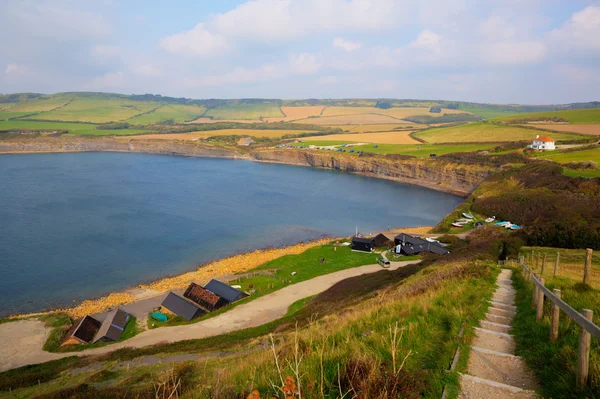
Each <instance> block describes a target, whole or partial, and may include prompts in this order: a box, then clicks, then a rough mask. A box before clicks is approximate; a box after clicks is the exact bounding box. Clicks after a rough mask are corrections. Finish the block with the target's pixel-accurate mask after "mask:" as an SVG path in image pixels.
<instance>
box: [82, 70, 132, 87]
mask: <svg viewBox="0 0 600 399" xmlns="http://www.w3.org/2000/svg"><path fill="white" fill-rule="evenodd" d="M124 81H125V73H123V72H107V73H105V74H103V75H101V76H97V77H95V78H93V79H92V81H91V82H89V83H88V84H87V85H86V86H87V87H88V88H89V89H94V90H107V89H109V90H110V89H113V90H114V88H115V87H122V86H123V83H124Z"/></svg>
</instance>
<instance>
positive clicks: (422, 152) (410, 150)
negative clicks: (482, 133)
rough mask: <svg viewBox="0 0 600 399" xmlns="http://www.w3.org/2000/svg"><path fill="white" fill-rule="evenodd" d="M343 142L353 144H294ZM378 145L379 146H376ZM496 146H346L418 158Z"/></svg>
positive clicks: (300, 145) (359, 149) (321, 145)
mask: <svg viewBox="0 0 600 399" xmlns="http://www.w3.org/2000/svg"><path fill="white" fill-rule="evenodd" d="M342 144H353V143H352V142H348V141H304V142H302V143H295V144H292V145H293V146H295V147H305V146H309V145H314V146H318V147H323V146H326V147H329V146H335V147H338V148H344V147H340V146H341V145H342ZM375 146H377V148H375ZM491 148H494V145H493V144H490V143H488V144H456V145H454V144H439V145H432V144H368V145H356V146H353V147H351V148H347V147H346V148H345V149H346V152H348V151H350V150H354V151H355V153H356V152H358V151H362V152H369V153H373V154H400V155H413V156H415V157H418V158H427V157H429V156H430V154H436V155H444V154H451V153H454V152H470V151H481V150H489V149H491Z"/></svg>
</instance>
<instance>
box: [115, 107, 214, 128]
mask: <svg viewBox="0 0 600 399" xmlns="http://www.w3.org/2000/svg"><path fill="white" fill-rule="evenodd" d="M204 112H206V108H204V107H198V106H196V105H178V104H165V105H163V106H161V107H159V108H158V109H156V110H154V111H152V112H150V113H147V114H144V115H140V116H136V117H134V118H131V119H127V123H130V124H132V125H147V124H151V123H158V122H162V121H166V120H169V119H173V121H174V122H187V121H190V120H193V119H197V118H198V117H200V116H201V115H202V114H204Z"/></svg>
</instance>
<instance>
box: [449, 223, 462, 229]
mask: <svg viewBox="0 0 600 399" xmlns="http://www.w3.org/2000/svg"><path fill="white" fill-rule="evenodd" d="M452 227H458V228H459V229H462V228H463V227H465V225H464V224H463V223H457V222H454V223H452Z"/></svg>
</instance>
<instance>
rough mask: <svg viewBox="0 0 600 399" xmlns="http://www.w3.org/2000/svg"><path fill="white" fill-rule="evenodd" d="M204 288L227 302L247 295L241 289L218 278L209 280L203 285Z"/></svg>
mask: <svg viewBox="0 0 600 399" xmlns="http://www.w3.org/2000/svg"><path fill="white" fill-rule="evenodd" d="M204 288H206V289H207V290H209V291H210V292H212V293H214V294H216V295H218V296H220V297H221V298H223V299H225V300H226V301H227V302H235V301H237V300H239V299H242V298H245V297H247V296H248V295H247V294H245V293H243V292H242V291H239V290H237V289H235V288H233V287H230V286H229V285H227V284H225V283H222V282H220V281H218V280H210V281H209V282H208V284H206V285H205V286H204Z"/></svg>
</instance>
